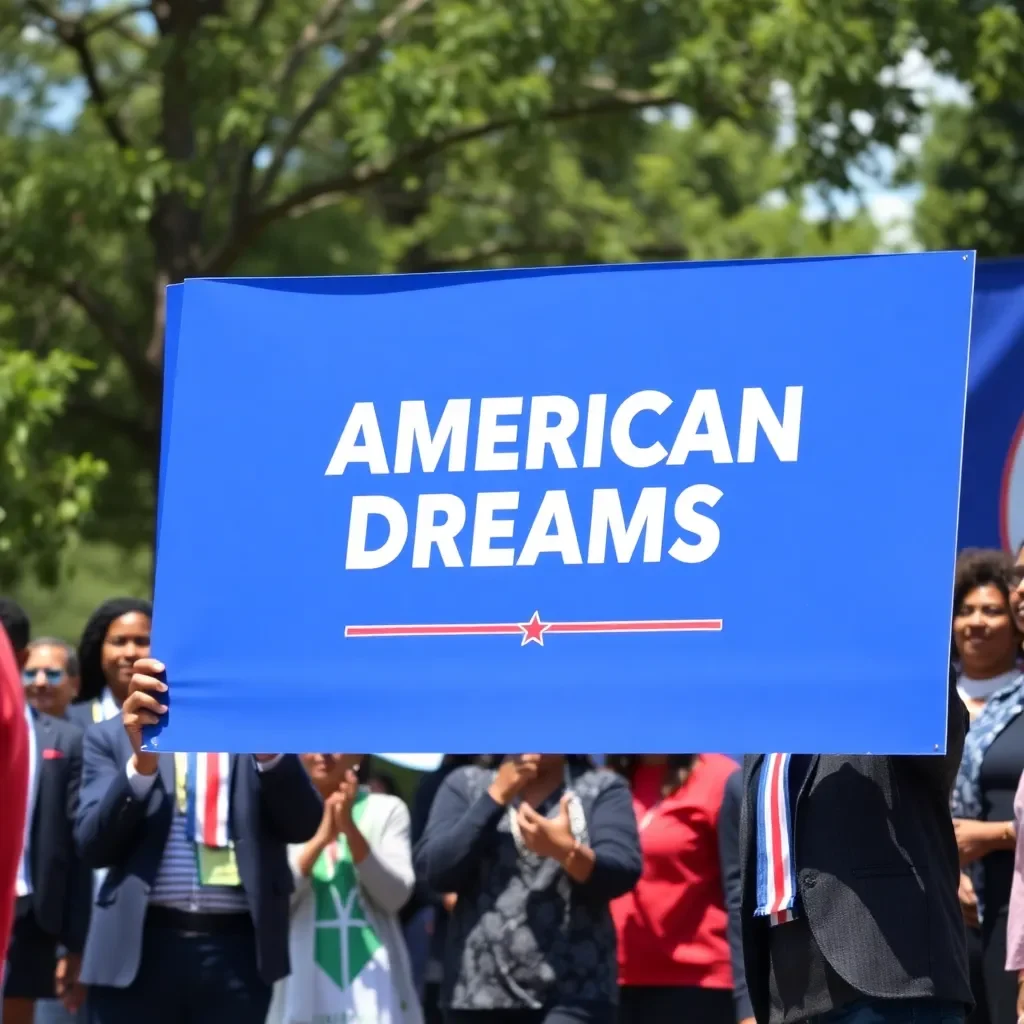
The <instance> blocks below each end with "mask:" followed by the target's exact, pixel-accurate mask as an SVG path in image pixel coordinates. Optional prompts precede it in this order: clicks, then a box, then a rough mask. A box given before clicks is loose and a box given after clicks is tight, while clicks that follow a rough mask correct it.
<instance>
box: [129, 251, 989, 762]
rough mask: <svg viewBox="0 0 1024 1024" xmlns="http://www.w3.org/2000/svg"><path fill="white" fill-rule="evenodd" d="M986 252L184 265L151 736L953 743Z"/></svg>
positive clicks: (657, 745) (842, 747)
mask: <svg viewBox="0 0 1024 1024" xmlns="http://www.w3.org/2000/svg"><path fill="white" fill-rule="evenodd" d="M973 275H974V256H973V254H972V253H962V252H956V253H932V254H913V255H899V256H872V257H850V258H837V259H807V260H785V261H751V262H742V263H715V264H670V265H641V266H624V267H589V268H561V269H545V270H524V271H493V272H490V271H488V272H481V273H463V274H435V275H420V276H394V277H390V276H389V277H372V278H341V279H334V278H324V279H280V280H277V279H275V280H258V279H250V280H231V281H189V282H187V283H186V284H184V285H182V286H179V287H178V288H177V289H176V292H177V295H176V297H175V299H174V318H175V322H176V323H177V334H176V336H174V337H170V336H169V337H168V353H169V359H170V360H171V362H172V365H171V366H169V368H168V370H169V372H168V374H167V379H168V383H167V386H166V388H165V402H166V406H167V407H166V409H165V416H164V437H163V454H162V461H163V473H162V477H163V479H162V482H161V493H160V499H161V508H160V514H159V517H158V540H157V551H158V559H157V571H156V594H155V606H156V610H155V623H154V643H153V647H154V654H155V656H157V657H159V658H161V659H162V660H164V661H165V662H166V663H167V665H168V674H169V678H170V681H171V693H172V696H171V701H170V703H171V710H170V712H169V714H168V721H167V722H166V723H165V724H164V725H163V727H162V728H161V729H160V730H156V731H154V734H153V735H152V736H151V737H150V740H149V742H150V744H151V749H157V750H181V749H188V750H224V749H229V750H232V751H282V750H284V751H288V750H292V751H301V750H375V749H392V750H393V749H398V750H407V751H427V750H445V751H449V752H452V753H469V752H476V751H480V750H485V751H501V750H517V751H519V750H539V751H563V752H564V751H573V750H592V749H597V750H629V751H636V752H645V751H647V752H661V751H667V750H668V751H678V750H715V749H727V750H765V749H774V750H789V751H794V752H799V751H818V752H859V751H873V752H877V753H884V752H888V753H924V752H927V753H933V752H936V751H939V750H941V749H943V746H944V735H945V716H946V686H947V669H948V652H949V623H950V602H951V593H950V591H951V579H952V567H953V557H954V551H955V544H956V524H957V503H958V481H959V472H960V455H961V440H962V432H963V412H964V395H965V384H966V373H967V365H966V364H967V345H968V335H969V330H970V310H971V294H972V282H973ZM169 334H170V332H169ZM881 707H884V708H885V709H886V710H885V713H884V714H880V713H879V708H881Z"/></svg>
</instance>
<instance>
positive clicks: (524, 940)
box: [416, 767, 642, 1010]
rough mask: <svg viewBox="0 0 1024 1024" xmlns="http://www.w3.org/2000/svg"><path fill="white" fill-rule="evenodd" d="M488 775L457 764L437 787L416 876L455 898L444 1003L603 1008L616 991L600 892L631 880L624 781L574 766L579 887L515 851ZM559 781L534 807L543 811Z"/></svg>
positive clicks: (620, 890) (556, 797) (618, 890)
mask: <svg viewBox="0 0 1024 1024" xmlns="http://www.w3.org/2000/svg"><path fill="white" fill-rule="evenodd" d="M493 777H494V776H493V773H492V772H490V771H487V770H486V769H483V768H476V767H469V768H460V769H458V770H457V771H455V772H453V773H452V774H451V775H449V776H448V777H447V778H446V779H445V780H444V782H443V783H442V785H441V788H440V790H439V791H438V794H437V797H436V798H435V800H434V803H433V807H432V808H431V811H430V819H429V822H428V824H427V831H426V835H425V836H424V837H423V841H422V842H421V843H420V844H419V846H418V848H417V850H416V870H417V874H419V873H422V874H423V876H424V878H425V879H426V882H427V884H428V885H429V886H430V888H431V889H433V890H434V891H436V892H454V893H456V894H457V896H458V900H457V902H456V904H455V909H454V910H453V912H452V915H451V918H450V919H449V924H448V939H447V945H446V948H445V957H444V979H445V980H444V988H443V991H442V1003H443V1005H445V1006H447V1007H449V1008H451V1009H454V1010H499V1009H503V1010H516V1009H533V1010H537V1009H542V1008H548V1007H555V1006H575V1007H585V1006H587V1005H603V1006H608V1005H610V1004H612V1003H614V1002H615V1001H616V999H617V990H618V986H617V974H618V965H617V963H616V955H615V953H616V950H615V926H614V924H613V923H612V918H611V913H610V911H609V909H608V904H609V902H610V901H611V900H612V899H614V898H615V897H617V896H621V895H623V894H624V893H626V892H628V891H629V890H630V889H632V888H633V886H634V885H636V883H637V881H638V880H639V878H640V873H641V870H642V862H641V856H640V838H639V835H638V833H637V825H636V816H635V814H634V812H633V802H632V798H631V796H630V793H629V789H628V787H627V786H626V783H625V782H624V781H623V780H622V779H621V778H620V777H619V776H617V775H614V774H612V773H611V772H607V771H590V770H588V771H583V772H581V773H577V774H574V776H573V780H572V787H573V791H574V792H575V793H576V795H577V797H578V798H579V801H580V804H581V805H582V808H583V813H584V816H585V818H586V822H587V830H588V833H589V846H590V848H591V849H592V850H593V851H594V854H595V857H596V863H595V865H594V869H593V873H592V874H591V876H590V879H589V880H588V881H587V882H586V884H584V885H579V884H577V883H575V882H573V881H572V880H571V879H570V878H569V876H568V875H567V874H566V873H565V871H564V870H563V869H562V867H561V866H560V865H559V864H557V863H556V862H555V861H553V860H550V859H547V858H543V859H542V858H539V857H535V856H534V855H533V854H527V855H521V854H520V853H519V851H518V850H517V849H516V845H515V842H514V840H513V838H512V834H511V829H510V827H509V814H508V810H507V809H506V808H504V807H502V806H501V805H499V804H497V803H495V801H494V800H493V799H492V798H491V797H490V796H489V795H488V793H487V788H488V786H489V785H490V783H491V780H492V779H493ZM562 793H563V790H562V787H561V786H559V787H558V789H557V790H556V791H555V792H554V793H553V794H552V795H551V796H550V797H549V798H548V799H547V800H546V801H544V803H542V804H541V805H540V806H539V807H538V808H537V810H538V811H539V812H540V813H542V814H547V815H548V816H554V814H555V813H556V812H557V808H558V803H559V801H560V799H561V797H562Z"/></svg>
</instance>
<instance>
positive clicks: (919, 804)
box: [740, 677, 973, 1022]
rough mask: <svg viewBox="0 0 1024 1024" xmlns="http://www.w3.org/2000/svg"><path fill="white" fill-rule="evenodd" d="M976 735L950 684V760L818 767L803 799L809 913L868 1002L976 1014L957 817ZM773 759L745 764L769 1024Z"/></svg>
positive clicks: (749, 903)
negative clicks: (764, 883) (765, 893)
mask: <svg viewBox="0 0 1024 1024" xmlns="http://www.w3.org/2000/svg"><path fill="white" fill-rule="evenodd" d="M966 729H967V713H966V710H965V709H964V706H963V704H962V703H961V701H960V698H959V697H958V696H957V693H956V687H955V680H954V679H953V678H952V677H951V679H950V691H949V715H948V719H947V746H946V754H945V756H942V757H929V756H919V757H896V756H891V757H882V756H854V757H838V756H831V755H824V754H823V755H815V756H814V757H812V758H811V760H810V766H809V768H808V770H807V774H806V777H805V779H804V782H803V784H802V785H801V787H800V791H799V794H798V795H797V797H796V802H795V804H794V811H793V814H794V828H795V831H796V836H795V853H796V858H795V859H796V869H797V886H798V890H799V909H800V913H801V914H803V915H804V916H805V917H806V919H807V923H808V924H809V926H810V929H811V932H812V933H813V935H814V938H815V940H816V942H817V944H818V947H819V948H820V949H821V952H822V954H823V955H824V957H825V959H826V960H827V961H828V963H829V965H830V966H831V967H832V969H833V970H834V971H835V972H836V973H837V974H838V975H839V976H840V977H841V978H842V979H843V980H845V981H846V982H847V983H848V984H849V985H851V986H852V987H853V988H854V989H856V990H857V991H858V992H861V993H863V994H864V995H865V996H868V997H872V998H878V999H908V998H936V999H940V1000H948V1001H950V1002H958V1003H963V1004H964V1005H966V1006H971V1005H972V1004H973V1000H972V997H971V987H970V982H969V980H968V968H967V950H966V944H965V943H966V939H965V933H964V923H963V917H962V916H961V912H960V904H959V901H958V899H957V887H958V884H959V879H960V863H959V858H958V855H957V847H956V840H955V838H954V835H953V824H952V819H951V817H950V812H949V797H950V790H951V789H952V785H953V781H954V779H955V778H956V772H957V768H958V766H959V764H960V757H961V754H962V753H963V745H964V735H965V733H966ZM763 757H764V755H748V756H747V757H746V758H745V759H744V765H743V777H744V803H743V814H742V820H741V824H740V849H741V869H742V874H743V897H742V919H743V956H744V961H745V965H746V979H747V985H748V988H749V991H750V1000H751V1003H752V1005H753V1008H754V1015H755V1017H756V1018H757V1020H758V1021H761V1022H764V1021H767V1020H768V1016H769V1010H770V997H769V981H768V978H769V960H768V957H769V941H770V939H769V926H768V924H767V922H766V921H765V920H764V919H757V918H755V917H754V910H755V907H756V903H757V896H756V849H757V848H756V841H757V836H756V826H757V803H756V799H757V782H758V778H759V773H760V768H761V765H762V762H763Z"/></svg>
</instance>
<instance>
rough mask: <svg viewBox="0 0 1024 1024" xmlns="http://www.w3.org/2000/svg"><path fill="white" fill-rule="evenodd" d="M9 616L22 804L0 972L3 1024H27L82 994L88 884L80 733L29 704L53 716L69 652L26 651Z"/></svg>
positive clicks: (8, 606)
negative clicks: (78, 823)
mask: <svg viewBox="0 0 1024 1024" xmlns="http://www.w3.org/2000/svg"><path fill="white" fill-rule="evenodd" d="M12 609H14V610H15V611H20V609H18V608H17V606H16V605H15V604H14V602H11V601H9V600H5V601H4V603H3V604H2V605H0V613H4V614H2V617H0V621H2V622H3V623H4V631H5V639H6V637H7V631H8V623H11V624H12V628H13V631H14V634H15V635H14V642H13V644H12V645H11V646H13V647H14V652H13V653H14V657H15V660H16V663H18V664H20V666H21V683H22V692H23V693H24V695H25V697H26V698H27V700H26V702H24V703H23V702H22V701H21V700H20V699H19V701H18V703H19V705H20V706H21V707H20V711H21V714H22V717H23V720H24V721H25V723H26V725H27V738H28V751H27V753H28V757H27V762H28V780H27V781H28V786H27V790H28V792H27V796H28V800H27V812H26V816H25V827H24V829H23V830H19V832H20V833H21V834H20V836H19V839H20V842H19V846H20V854H19V857H18V866H17V876H16V881H15V899H14V901H13V904H14V922H13V928H12V930H11V939H10V946H9V948H8V951H7V958H6V964H5V965H4V970H3V1021H4V1024H29V1022H31V1021H32V1019H33V1016H34V1013H35V1004H36V1003H37V1001H41V1000H46V999H53V998H54V997H55V996H56V997H59V998H60V999H61V1001H62V1002H63V1003H64V1006H65V1007H66V1008H67V1009H68V1010H70V1011H77V1010H78V1009H79V1008H80V1007H81V1003H82V998H83V996H84V990H83V989H82V987H81V986H80V985H79V984H78V967H79V964H80V961H81V951H82V948H83V946H84V945H85V935H86V931H87V929H88V925H89V913H90V908H91V904H92V876H91V873H90V872H89V869H88V868H87V867H86V865H85V864H84V863H83V862H82V860H81V858H80V857H79V856H78V852H77V850H76V849H75V845H74V839H73V835H72V825H73V822H74V818H75V814H76V813H77V809H78V790H79V784H80V780H81V773H82V732H81V730H80V729H78V728H77V727H76V726H74V725H72V724H71V723H69V722H65V721H63V720H62V719H61V718H60V717H55V716H54V715H51V714H47V713H45V711H44V710H43V709H42V708H41V707H40V705H39V704H37V702H36V700H35V699H33V698H39V697H42V698H43V699H42V703H45V704H47V705H48V707H52V708H54V709H57V708H59V710H60V711H61V712H63V710H64V708H66V706H67V700H63V702H61V696H60V695H61V688H62V687H64V688H69V687H70V686H71V685H72V684H71V683H70V682H69V681H68V679H67V677H68V671H67V670H68V668H69V662H71V665H70V667H72V668H73V667H74V665H73V662H72V659H71V654H72V652H71V650H70V649H69V648H66V647H64V645H63V644H61V643H60V642H59V641H52V640H51V641H43V640H39V641H36V642H35V643H30V642H29V639H28V631H29V626H28V618H27V616H25V615H24V612H22V613H21V616H20V617H19V616H17V615H15V614H14V613H13V612H12ZM21 620H23V623H22V622H21ZM19 626H21V628H18V627H19ZM51 690H55V691H56V695H52V694H51V692H50V691H51ZM47 698H49V700H48V699H47ZM69 699H70V697H69V698H68V700H69ZM6 823H7V822H6V821H5V824H6Z"/></svg>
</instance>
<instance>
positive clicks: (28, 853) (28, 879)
mask: <svg viewBox="0 0 1024 1024" xmlns="http://www.w3.org/2000/svg"><path fill="white" fill-rule="evenodd" d="M25 722H26V723H27V725H28V804H26V808H25V837H24V839H23V840H22V844H21V860H20V861H18V877H17V881H16V882H15V889H14V891H15V893H16V894H17V895H18V896H28V895H30V894H31V892H32V859H31V858H32V819H33V817H34V816H35V806H36V791H37V789H38V787H39V770H38V769H39V765H38V763H37V758H38V754H39V751H38V740H37V739H36V726H35V722H34V721H33V720H32V710H31V708H30V707H29V706H28V705H27V704H26V705H25Z"/></svg>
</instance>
